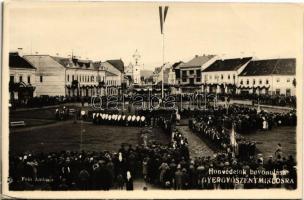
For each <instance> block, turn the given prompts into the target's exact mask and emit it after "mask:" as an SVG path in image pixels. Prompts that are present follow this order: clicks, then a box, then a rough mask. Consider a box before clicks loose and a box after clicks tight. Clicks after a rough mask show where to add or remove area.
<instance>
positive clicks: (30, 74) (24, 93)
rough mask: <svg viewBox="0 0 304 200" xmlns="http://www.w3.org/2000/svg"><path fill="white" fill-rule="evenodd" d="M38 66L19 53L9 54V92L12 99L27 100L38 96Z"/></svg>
mask: <svg viewBox="0 0 304 200" xmlns="http://www.w3.org/2000/svg"><path fill="white" fill-rule="evenodd" d="M35 74H36V68H35V67H34V66H33V65H32V64H31V63H29V62H28V61H27V60H25V59H24V58H23V57H21V56H20V55H19V53H18V52H12V53H10V54H9V75H10V79H9V93H10V100H11V101H13V100H20V101H27V100H28V99H29V98H32V97H34V96H36V87H35V85H36V84H35V82H36V75H35Z"/></svg>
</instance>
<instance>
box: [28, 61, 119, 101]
mask: <svg viewBox="0 0 304 200" xmlns="http://www.w3.org/2000/svg"><path fill="white" fill-rule="evenodd" d="M24 58H25V60H26V61H28V62H29V63H30V64H31V65H33V66H34V67H35V68H36V69H37V70H36V71H35V79H36V80H35V87H36V92H35V94H36V95H37V96H43V95H48V96H70V97H73V96H78V97H85V96H96V95H101V96H103V95H118V94H120V92H121V86H122V82H123V80H124V73H123V71H124V63H123V61H122V60H107V61H105V62H101V61H98V62H93V61H92V60H81V59H78V58H76V57H72V58H65V57H54V56H49V55H26V56H24Z"/></svg>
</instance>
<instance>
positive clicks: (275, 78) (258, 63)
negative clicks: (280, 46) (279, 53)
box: [237, 58, 296, 96]
mask: <svg viewBox="0 0 304 200" xmlns="http://www.w3.org/2000/svg"><path fill="white" fill-rule="evenodd" d="M237 92H238V93H241V94H269V95H285V96H294V95H295V93H296V59H294V58H286V59H267V60H254V61H251V62H250V63H249V64H248V65H247V66H246V67H245V69H244V70H243V71H242V73H241V74H240V75H239V79H238V90H237Z"/></svg>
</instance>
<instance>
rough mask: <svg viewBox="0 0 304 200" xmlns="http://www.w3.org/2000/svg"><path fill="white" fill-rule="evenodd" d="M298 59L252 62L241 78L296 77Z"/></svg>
mask: <svg viewBox="0 0 304 200" xmlns="http://www.w3.org/2000/svg"><path fill="white" fill-rule="evenodd" d="M295 74H296V59H295V58H282V59H267V60H255V61H251V62H250V63H249V64H248V65H247V66H246V67H245V69H244V70H243V71H242V73H241V74H240V76H263V75H295Z"/></svg>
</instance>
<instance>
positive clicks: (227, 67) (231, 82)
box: [202, 57, 252, 94]
mask: <svg viewBox="0 0 304 200" xmlns="http://www.w3.org/2000/svg"><path fill="white" fill-rule="evenodd" d="M251 59H252V57H246V58H232V59H224V60H222V59H218V60H216V61H215V62H213V63H212V64H211V65H210V66H208V67H207V68H206V69H204V70H203V71H202V78H203V80H202V82H203V85H202V86H203V87H202V90H203V91H206V92H211V93H226V94H227V93H229V94H235V93H236V86H237V83H238V75H239V74H240V73H241V72H242V71H243V70H244V68H245V67H246V65H247V64H248V63H249V62H250V60H251Z"/></svg>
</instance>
